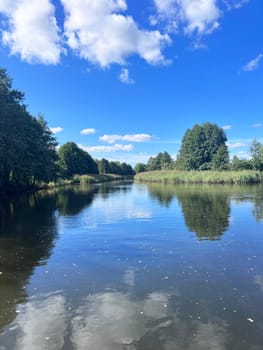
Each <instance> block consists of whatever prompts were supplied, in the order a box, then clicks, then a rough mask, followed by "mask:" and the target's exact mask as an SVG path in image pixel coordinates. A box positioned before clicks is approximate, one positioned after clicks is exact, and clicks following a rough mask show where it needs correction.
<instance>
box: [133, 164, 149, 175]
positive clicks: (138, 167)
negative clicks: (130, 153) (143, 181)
mask: <svg viewBox="0 0 263 350" xmlns="http://www.w3.org/2000/svg"><path fill="white" fill-rule="evenodd" d="M145 170H146V165H145V164H143V163H137V164H136V165H135V167H134V171H135V174H138V173H143V172H144V171H145Z"/></svg>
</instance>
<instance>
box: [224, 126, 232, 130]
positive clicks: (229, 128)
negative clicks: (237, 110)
mask: <svg viewBox="0 0 263 350" xmlns="http://www.w3.org/2000/svg"><path fill="white" fill-rule="evenodd" d="M222 129H223V130H231V129H232V125H223V126H222Z"/></svg>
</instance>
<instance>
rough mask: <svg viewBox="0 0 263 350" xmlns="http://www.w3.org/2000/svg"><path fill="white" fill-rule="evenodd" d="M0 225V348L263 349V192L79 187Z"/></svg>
mask: <svg viewBox="0 0 263 350" xmlns="http://www.w3.org/2000/svg"><path fill="white" fill-rule="evenodd" d="M0 219H1V221H0V350H4V349H7V350H9V349H10V350H13V349H17V350H42V349H49V350H53V349H54V350H57V349H61V350H72V349H74V350H75V349H76V350H82V349H83V350H89V349H91V350H148V349H149V350H177V349H178V350H179V349H180V350H206V349H215V350H221V349H222V350H223V349H226V350H262V349H263V308H262V302H263V259H262V257H263V188H262V187H260V186H250V187H244V186H243V187H238V186H201V185H195V186H194V185H192V186H185V185H180V186H178V185H177V186H171V185H148V186H147V185H138V184H131V183H129V184H125V183H116V184H110V185H109V184H107V185H101V186H84V187H83V186H74V187H69V188H62V189H61V188H60V189H56V190H53V191H49V192H40V193H38V194H34V195H29V196H20V197H17V198H11V199H2V200H1V203H0Z"/></svg>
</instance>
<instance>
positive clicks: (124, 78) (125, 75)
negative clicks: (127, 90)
mask: <svg viewBox="0 0 263 350" xmlns="http://www.w3.org/2000/svg"><path fill="white" fill-rule="evenodd" d="M119 80H120V81H121V82H122V83H124V84H128V85H129V84H133V83H134V80H133V79H131V78H130V72H129V70H128V69H127V68H123V69H122V70H121V72H120V75H119Z"/></svg>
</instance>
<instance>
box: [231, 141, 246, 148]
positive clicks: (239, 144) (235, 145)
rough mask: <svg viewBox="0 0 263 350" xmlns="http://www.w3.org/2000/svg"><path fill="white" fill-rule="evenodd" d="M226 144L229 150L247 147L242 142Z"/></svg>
mask: <svg viewBox="0 0 263 350" xmlns="http://www.w3.org/2000/svg"><path fill="white" fill-rule="evenodd" d="M226 144H227V146H228V147H229V148H240V147H246V146H247V143H244V142H227V143H226Z"/></svg>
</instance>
